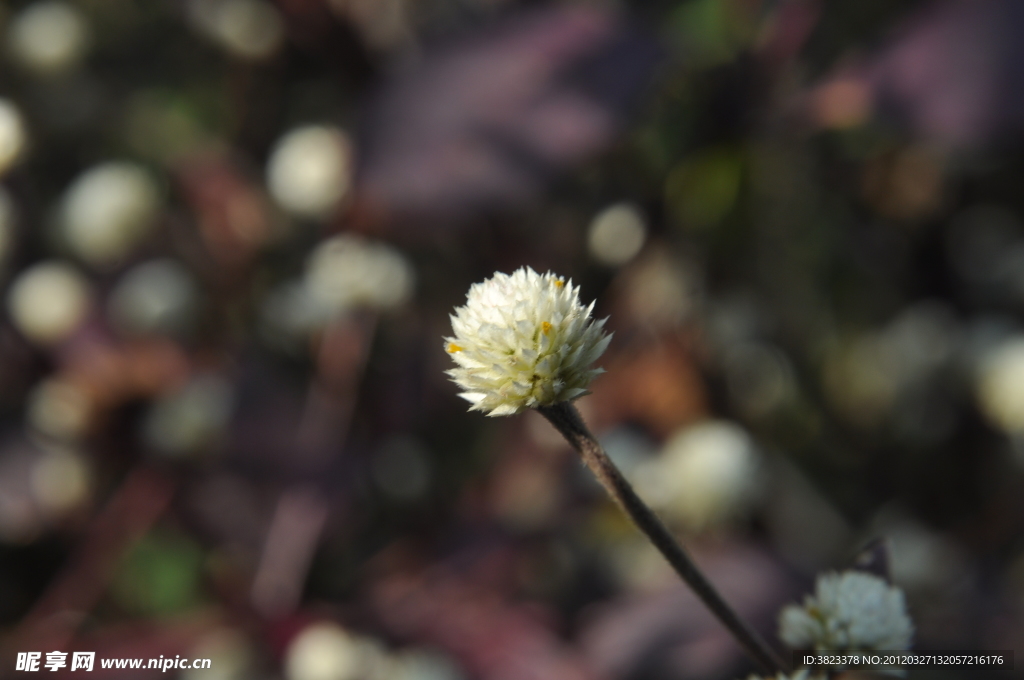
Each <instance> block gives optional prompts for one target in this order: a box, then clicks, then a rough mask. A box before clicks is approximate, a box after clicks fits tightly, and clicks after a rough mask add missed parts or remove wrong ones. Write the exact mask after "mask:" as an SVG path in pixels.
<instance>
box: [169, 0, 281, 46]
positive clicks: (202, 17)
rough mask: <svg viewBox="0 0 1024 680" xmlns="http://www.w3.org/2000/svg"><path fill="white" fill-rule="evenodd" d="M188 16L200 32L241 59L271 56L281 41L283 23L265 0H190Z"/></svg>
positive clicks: (277, 13)
mask: <svg viewBox="0 0 1024 680" xmlns="http://www.w3.org/2000/svg"><path fill="white" fill-rule="evenodd" d="M187 8H188V18H189V20H190V21H191V23H192V25H193V26H194V27H195V28H196V29H197V30H198V31H199V32H200V33H203V34H204V35H206V36H207V37H208V38H210V39H211V40H212V41H214V42H215V43H217V44H218V45H220V46H221V47H222V48H224V49H225V50H226V51H228V52H230V53H231V54H233V55H234V56H236V57H240V58H242V59H251V60H260V59H266V58H268V57H271V56H273V55H274V53H275V52H277V50H278V49H279V48H280V47H281V45H282V44H283V43H284V24H283V22H282V21H281V15H280V13H279V12H278V11H277V9H276V8H275V7H274V5H273V4H271V3H269V2H266V0H191V1H190V2H189V3H188V5H187Z"/></svg>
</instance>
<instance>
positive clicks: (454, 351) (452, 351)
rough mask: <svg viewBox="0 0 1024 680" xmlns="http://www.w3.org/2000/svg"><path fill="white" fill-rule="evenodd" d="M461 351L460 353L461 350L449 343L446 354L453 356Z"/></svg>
mask: <svg viewBox="0 0 1024 680" xmlns="http://www.w3.org/2000/svg"><path fill="white" fill-rule="evenodd" d="M461 351H462V348H461V347H459V346H458V345H456V344H455V343H454V342H449V343H448V353H449V354H455V353H456V352H461Z"/></svg>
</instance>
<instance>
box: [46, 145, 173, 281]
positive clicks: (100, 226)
mask: <svg viewBox="0 0 1024 680" xmlns="http://www.w3.org/2000/svg"><path fill="white" fill-rule="evenodd" d="M159 209H160V190H159V188H158V187H157V184H156V182H155V181H154V179H153V178H152V176H151V175H150V174H149V172H148V171H146V170H145V169H144V168H142V167H141V166H139V165H136V164H134V163H123V162H111V163H102V164H100V165H96V166H93V167H92V168H89V169H88V170H86V171H85V172H83V173H82V174H81V175H79V176H78V177H77V178H76V179H75V181H74V182H73V183H72V184H71V186H70V187H69V188H68V190H67V192H66V193H65V195H64V199H63V203H62V205H61V228H62V234H63V236H64V239H65V241H66V242H67V244H68V246H69V247H70V248H71V250H72V251H73V252H74V253H75V254H76V255H78V256H79V257H80V258H82V260H84V261H85V262H87V263H89V264H91V265H94V266H109V265H112V264H116V263H117V262H118V261H120V260H121V259H122V258H124V257H125V256H126V255H127V254H128V253H129V252H130V251H131V249H132V248H134V247H135V246H136V245H137V244H138V243H139V241H141V240H142V239H143V238H145V237H146V236H147V235H148V234H149V232H150V230H151V228H152V227H153V224H154V222H155V219H156V216H157V213H158V212H159Z"/></svg>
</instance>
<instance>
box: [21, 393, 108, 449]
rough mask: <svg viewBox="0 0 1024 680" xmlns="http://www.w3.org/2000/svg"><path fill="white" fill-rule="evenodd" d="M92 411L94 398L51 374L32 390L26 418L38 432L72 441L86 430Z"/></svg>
mask: <svg viewBox="0 0 1024 680" xmlns="http://www.w3.org/2000/svg"><path fill="white" fill-rule="evenodd" d="M92 411H93V403H92V400H91V399H90V397H89V394H88V393H87V392H86V391H84V390H83V389H82V388H81V387H79V386H78V385H76V384H74V383H73V382H71V381H68V380H65V379H62V378H48V379H46V380H43V381H42V382H40V383H39V384H38V385H36V387H35V388H34V389H33V390H32V392H31V393H30V394H29V397H28V412H27V414H26V420H27V421H28V424H29V425H30V426H31V427H32V428H33V429H34V430H36V431H37V432H41V433H42V434H45V435H47V436H50V437H53V438H54V439H58V440H64V441H73V440H75V439H78V438H80V437H82V436H83V435H84V434H85V432H86V430H87V429H88V427H89V418H90V416H91V415H92Z"/></svg>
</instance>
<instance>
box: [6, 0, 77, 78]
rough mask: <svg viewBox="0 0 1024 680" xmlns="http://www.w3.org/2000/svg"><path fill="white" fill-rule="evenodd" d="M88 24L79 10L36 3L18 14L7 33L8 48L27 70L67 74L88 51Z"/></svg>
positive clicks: (62, 3)
mask: <svg viewBox="0 0 1024 680" xmlns="http://www.w3.org/2000/svg"><path fill="white" fill-rule="evenodd" d="M89 40H90V38H89V24H88V23H87V22H86V19H85V17H84V16H83V15H82V12H81V10H79V9H78V8H77V7H75V6H74V5H72V4H69V3H66V2H56V1H50V0H46V1H44V2H35V3H32V4H31V5H29V6H28V7H26V8H25V9H23V10H22V11H21V12H19V13H18V14H17V15H16V16H15V17H14V18H13V19H12V20H11V24H10V27H9V28H8V29H7V48H8V50H9V51H10V53H11V56H12V57H13V58H14V60H15V61H17V62H18V63H19V64H21V65H22V66H23V67H25V68H26V69H28V70H30V71H32V72H34V73H37V74H40V75H48V74H56V73H62V72H65V71H68V70H69V69H71V68H73V67H74V66H75V65H77V64H78V62H79V61H81V59H82V57H83V56H84V55H85V52H86V50H87V49H88V47H89Z"/></svg>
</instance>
